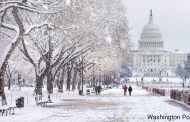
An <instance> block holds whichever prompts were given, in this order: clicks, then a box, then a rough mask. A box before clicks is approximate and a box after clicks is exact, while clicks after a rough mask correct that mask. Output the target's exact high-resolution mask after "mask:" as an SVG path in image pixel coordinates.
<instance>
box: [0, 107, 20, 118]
mask: <svg viewBox="0 0 190 122" xmlns="http://www.w3.org/2000/svg"><path fill="white" fill-rule="evenodd" d="M14 108H16V107H2V108H0V114H1V115H2V116H3V115H4V114H5V115H6V116H7V115H8V112H9V114H12V115H14ZM11 111H12V113H11Z"/></svg>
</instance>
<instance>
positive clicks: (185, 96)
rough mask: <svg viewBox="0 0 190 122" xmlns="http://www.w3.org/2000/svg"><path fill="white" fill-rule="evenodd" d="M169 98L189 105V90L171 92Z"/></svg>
mask: <svg viewBox="0 0 190 122" xmlns="http://www.w3.org/2000/svg"><path fill="white" fill-rule="evenodd" d="M170 97H171V98H172V99H174V100H177V101H182V102H184V103H186V104H188V105H190V90H182V91H180V90H171V91H170Z"/></svg>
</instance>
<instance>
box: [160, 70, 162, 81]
mask: <svg viewBox="0 0 190 122" xmlns="http://www.w3.org/2000/svg"><path fill="white" fill-rule="evenodd" d="M159 81H162V71H160V77H159Z"/></svg>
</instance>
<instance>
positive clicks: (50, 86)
mask: <svg viewBox="0 0 190 122" xmlns="http://www.w3.org/2000/svg"><path fill="white" fill-rule="evenodd" d="M53 80H54V78H53V75H52V72H51V69H48V74H47V91H48V93H49V94H51V93H53Z"/></svg>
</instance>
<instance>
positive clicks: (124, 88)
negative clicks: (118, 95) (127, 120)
mask: <svg viewBox="0 0 190 122" xmlns="http://www.w3.org/2000/svg"><path fill="white" fill-rule="evenodd" d="M127 89H128V87H127V85H124V86H123V91H124V96H126V93H127Z"/></svg>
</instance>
